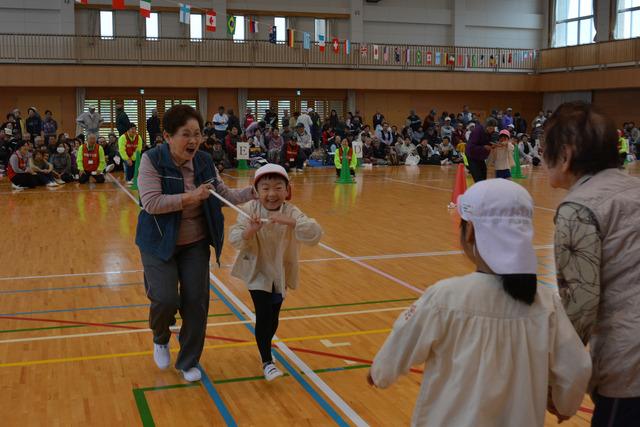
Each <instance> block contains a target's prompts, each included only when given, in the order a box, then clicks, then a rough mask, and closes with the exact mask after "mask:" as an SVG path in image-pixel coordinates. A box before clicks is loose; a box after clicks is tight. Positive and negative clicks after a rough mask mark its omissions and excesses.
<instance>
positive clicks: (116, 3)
mask: <svg viewBox="0 0 640 427" xmlns="http://www.w3.org/2000/svg"><path fill="white" fill-rule="evenodd" d="M111 8H112V9H113V10H124V0H111Z"/></svg>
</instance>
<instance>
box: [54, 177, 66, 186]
mask: <svg viewBox="0 0 640 427" xmlns="http://www.w3.org/2000/svg"><path fill="white" fill-rule="evenodd" d="M56 182H57V183H58V185H65V184H66V182H64V181H63V180H61V179H60V178H58V179H56Z"/></svg>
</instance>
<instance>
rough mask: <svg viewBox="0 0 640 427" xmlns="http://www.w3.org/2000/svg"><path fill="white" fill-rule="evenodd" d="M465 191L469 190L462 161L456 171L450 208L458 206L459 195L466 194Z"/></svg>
mask: <svg viewBox="0 0 640 427" xmlns="http://www.w3.org/2000/svg"><path fill="white" fill-rule="evenodd" d="M465 191H467V177H466V176H465V171H464V165H463V164H462V163H460V164H458V170H457V171H456V183H455V185H454V187H453V194H451V203H449V208H450V209H453V208H455V207H456V204H457V203H458V196H460V195H462V194H464V192H465Z"/></svg>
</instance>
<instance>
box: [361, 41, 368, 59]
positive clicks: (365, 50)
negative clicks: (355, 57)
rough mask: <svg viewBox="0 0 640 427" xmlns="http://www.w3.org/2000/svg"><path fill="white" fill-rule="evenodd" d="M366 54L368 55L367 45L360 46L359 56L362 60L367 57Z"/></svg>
mask: <svg viewBox="0 0 640 427" xmlns="http://www.w3.org/2000/svg"><path fill="white" fill-rule="evenodd" d="M367 53H369V48H367V45H366V44H363V45H362V46H360V56H362V57H363V58H364V57H366V56H367Z"/></svg>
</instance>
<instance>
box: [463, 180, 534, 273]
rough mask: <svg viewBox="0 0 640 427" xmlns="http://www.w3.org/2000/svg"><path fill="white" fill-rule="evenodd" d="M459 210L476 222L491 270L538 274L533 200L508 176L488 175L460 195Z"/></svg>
mask: <svg viewBox="0 0 640 427" xmlns="http://www.w3.org/2000/svg"><path fill="white" fill-rule="evenodd" d="M457 206H458V212H459V213H460V216H461V217H462V219H464V220H465V221H468V222H471V223H472V224H473V229H474V233H475V240H476V243H475V244H476V247H477V250H478V253H479V254H480V256H481V257H482V259H483V260H484V261H485V262H486V263H487V265H488V266H489V268H491V270H492V271H493V272H494V273H496V274H499V275H502V274H536V271H537V265H538V262H537V258H536V253H535V251H534V249H533V223H532V218H533V200H532V199H531V196H530V195H529V193H528V192H527V190H525V189H524V188H523V187H522V186H520V185H518V184H516V183H514V182H512V181H509V180H507V179H501V178H498V179H488V180H485V181H480V182H478V183H477V184H474V185H473V186H471V187H470V188H469V189H468V190H467V191H466V192H465V193H464V194H462V195H461V196H459V197H458V205H457Z"/></svg>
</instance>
